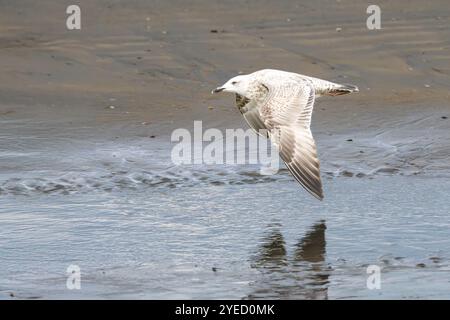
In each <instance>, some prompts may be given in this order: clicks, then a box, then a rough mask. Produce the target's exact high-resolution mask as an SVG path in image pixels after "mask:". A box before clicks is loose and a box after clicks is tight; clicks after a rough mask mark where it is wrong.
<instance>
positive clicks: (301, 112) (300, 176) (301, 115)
mask: <svg viewBox="0 0 450 320" xmlns="http://www.w3.org/2000/svg"><path fill="white" fill-rule="evenodd" d="M267 86H268V88H269V92H268V98H267V100H266V103H265V105H264V106H262V107H261V117H262V119H264V123H265V124H266V126H267V127H268V128H269V130H270V137H271V139H272V141H273V142H274V144H275V145H276V146H277V147H278V149H279V152H280V156H281V159H283V161H284V162H285V164H286V167H287V168H288V170H289V171H290V172H291V173H292V175H293V176H294V177H295V179H296V180H297V181H298V182H299V183H300V184H301V185H302V186H303V187H304V188H305V189H306V190H307V191H308V192H309V193H311V194H312V195H313V196H315V197H316V198H317V199H319V200H322V199H323V191H322V182H321V179H320V163H319V159H318V157H317V150H316V145H315V142H314V139H313V137H312V134H311V130H310V123H311V115H312V110H313V105H314V100H315V92H314V88H313V86H312V84H311V83H310V82H309V81H308V80H300V81H298V80H295V81H294V80H292V81H290V80H289V79H284V81H273V82H272V83H271V84H268V85H267Z"/></svg>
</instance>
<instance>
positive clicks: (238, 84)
mask: <svg viewBox="0 0 450 320" xmlns="http://www.w3.org/2000/svg"><path fill="white" fill-rule="evenodd" d="M249 85H250V77H249V76H248V75H240V76H237V77H234V78H231V79H230V80H228V81H227V82H226V83H225V84H224V85H222V86H220V87H217V88H216V89H214V90H213V91H212V93H218V92H232V93H237V94H239V95H241V96H244V97H245V96H247V92H248V87H249Z"/></svg>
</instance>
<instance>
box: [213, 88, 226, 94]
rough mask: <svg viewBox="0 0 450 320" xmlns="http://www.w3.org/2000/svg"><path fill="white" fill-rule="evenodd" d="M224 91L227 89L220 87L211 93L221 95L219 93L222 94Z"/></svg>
mask: <svg viewBox="0 0 450 320" xmlns="http://www.w3.org/2000/svg"><path fill="white" fill-rule="evenodd" d="M223 90H225V88H221V87H219V88H215V89H214V90H213V91H211V93H219V92H222V91H223Z"/></svg>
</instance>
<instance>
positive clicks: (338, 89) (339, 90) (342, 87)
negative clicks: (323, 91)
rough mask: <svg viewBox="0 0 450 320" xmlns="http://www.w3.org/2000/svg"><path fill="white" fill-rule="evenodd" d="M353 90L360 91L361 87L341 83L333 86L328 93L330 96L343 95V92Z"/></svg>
mask: <svg viewBox="0 0 450 320" xmlns="http://www.w3.org/2000/svg"><path fill="white" fill-rule="evenodd" d="M353 92H359V89H358V87H357V86H354V85H352V84H339V85H337V86H333V87H332V88H331V89H330V90H329V91H328V92H327V94H328V95H330V96H341V95H343V94H348V93H353Z"/></svg>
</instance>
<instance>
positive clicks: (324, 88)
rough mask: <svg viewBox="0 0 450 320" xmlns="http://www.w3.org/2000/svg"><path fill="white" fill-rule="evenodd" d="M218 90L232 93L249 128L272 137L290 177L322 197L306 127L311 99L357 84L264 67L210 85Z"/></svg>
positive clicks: (351, 89)
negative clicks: (215, 85) (334, 81)
mask: <svg viewBox="0 0 450 320" xmlns="http://www.w3.org/2000/svg"><path fill="white" fill-rule="evenodd" d="M217 92H232V93H235V94H236V105H237V107H238V109H239V111H240V112H241V113H242V115H243V116H244V118H245V120H246V121H247V123H248V124H249V125H250V127H251V128H252V129H253V130H255V131H256V133H258V134H260V135H264V136H266V137H268V138H270V139H271V140H272V142H273V143H274V145H275V146H276V147H277V148H278V151H279V153H280V157H281V159H283V161H284V163H285V164H286V167H287V168H288V170H289V171H290V172H291V174H292V175H293V176H294V178H295V179H296V180H297V181H298V182H299V183H300V184H301V185H302V186H303V187H304V188H305V189H306V190H307V191H308V192H309V193H311V194H312V195H313V196H314V197H316V198H317V199H319V200H322V199H323V190H322V181H321V179H320V164H319V159H318V157H317V150H316V145H315V142H314V139H313V136H312V134H311V130H310V124H311V114H312V110H313V106H314V100H315V99H316V98H317V97H319V96H322V95H328V96H339V95H343V94H347V93H352V92H358V88H357V87H356V86H353V85H348V84H337V83H333V82H330V81H326V80H321V79H317V78H312V77H307V76H304V75H301V74H297V73H291V72H285V71H280V70H271V69H265V70H260V71H256V72H254V73H251V74H248V75H239V76H237V77H234V78H232V79H230V80H228V81H227V82H226V83H225V84H224V85H223V86H221V87H218V88H216V89H215V90H213V93H217Z"/></svg>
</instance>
